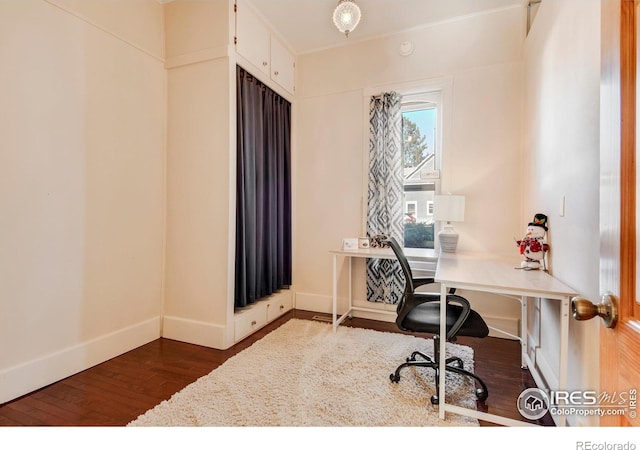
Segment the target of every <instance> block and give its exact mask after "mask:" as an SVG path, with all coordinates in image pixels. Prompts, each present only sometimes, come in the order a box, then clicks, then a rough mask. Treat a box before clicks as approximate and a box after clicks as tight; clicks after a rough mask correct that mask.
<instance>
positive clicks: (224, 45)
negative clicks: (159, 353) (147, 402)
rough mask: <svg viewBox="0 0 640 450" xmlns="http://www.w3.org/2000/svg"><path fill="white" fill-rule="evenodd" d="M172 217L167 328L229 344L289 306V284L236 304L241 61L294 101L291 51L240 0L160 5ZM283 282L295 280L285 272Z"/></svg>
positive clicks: (182, 336) (183, 336)
mask: <svg viewBox="0 0 640 450" xmlns="http://www.w3.org/2000/svg"><path fill="white" fill-rule="evenodd" d="M164 8H165V34H166V44H165V53H166V54H165V60H166V69H167V103H168V108H167V111H168V112H167V130H168V131H167V163H166V164H167V166H166V171H167V188H166V189H167V211H166V215H167V225H166V227H167V228H166V236H167V238H166V263H165V309H164V319H163V329H162V335H163V336H164V337H167V338H171V339H177V340H181V341H185V342H191V343H194V344H199V345H206V346H209V347H213V348H219V349H224V348H228V347H230V346H232V345H233V344H235V343H236V342H238V341H240V340H242V339H243V338H245V337H246V336H248V335H249V334H251V333H253V332H254V331H256V330H258V329H260V328H261V327H262V326H264V325H266V324H267V323H269V322H271V321H273V320H275V319H276V318H278V317H279V316H281V315H282V314H284V313H285V312H287V311H288V310H290V309H291V308H293V303H294V298H293V289H280V290H278V289H276V290H275V291H274V292H273V293H272V294H270V295H265V296H261V297H260V298H258V299H257V301H255V302H252V303H248V304H247V306H243V307H236V304H235V291H236V289H235V285H236V282H235V272H236V264H235V262H236V211H237V206H238V201H237V196H236V188H237V183H236V182H237V160H236V158H237V145H236V138H237V129H236V128H237V115H236V114H237V108H236V101H237V100H236V94H237V89H236V88H237V81H236V76H237V68H238V67H241V68H243V69H244V70H246V72H248V73H250V74H251V75H252V77H255V78H256V79H257V80H259V82H260V83H262V84H263V85H264V86H265V87H267V88H269V89H271V90H272V91H273V92H274V93H275V94H277V95H278V96H280V97H282V99H284V100H285V101H286V102H288V103H292V102H293V99H294V80H295V76H294V57H293V55H292V54H291V52H289V50H288V49H287V48H286V46H285V45H284V44H283V43H282V42H280V41H279V40H278V39H277V37H276V36H275V35H274V34H273V33H272V32H271V30H269V29H268V27H267V26H266V25H265V24H264V23H263V21H262V20H261V19H260V17H259V16H258V15H257V14H256V13H255V12H254V11H253V10H252V9H251V7H250V5H248V4H245V3H244V2H242V1H240V0H238V4H237V5H236V2H234V1H233V0H213V1H207V2H193V1H186V0H177V1H172V2H168V3H166V4H164ZM282 284H283V285H286V284H291V280H290V279H288V280H287V279H286V277H285V278H284V279H283V281H282Z"/></svg>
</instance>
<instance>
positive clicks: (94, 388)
mask: <svg viewBox="0 0 640 450" xmlns="http://www.w3.org/2000/svg"><path fill="white" fill-rule="evenodd" d="M318 315H319V314H317V313H311V312H307V311H291V312H289V313H287V314H285V315H284V316H283V317H281V318H280V319H278V320H276V321H274V322H272V323H271V324H269V325H267V326H266V327H264V328H263V329H261V330H259V331H257V332H256V333H254V334H253V335H251V336H249V337H248V338H247V339H245V340H243V341H242V342H240V343H238V344H237V345H235V346H233V347H232V348H230V349H228V350H215V349H211V348H206V347H200V346H197V345H192V344H186V343H183V342H178V341H173V340H170V339H158V340H155V341H153V342H151V343H149V344H147V345H144V346H142V347H139V348H137V349H134V350H132V351H130V352H128V353H125V354H124V355H121V356H118V357H117V358H114V359H111V360H109V361H106V362H104V363H102V364H99V365H97V366H95V367H92V368H90V369H87V370H85V371H83V372H81V373H78V374H76V375H73V376H70V377H68V378H65V379H64V380H61V381H59V382H57V383H54V384H52V385H50V386H47V387H44V388H42V389H39V390H38V391H35V392H33V393H30V394H28V395H25V396H23V397H21V398H18V399H16V400H13V401H11V402H8V403H5V404H3V405H0V425H3V426H124V425H126V424H127V423H129V422H130V421H132V420H134V419H135V418H136V417H138V416H139V415H140V414H142V413H144V412H145V411H147V410H148V409H150V408H152V407H154V406H155V405H157V404H158V403H160V402H161V401H162V400H166V399H168V398H170V397H171V395H173V394H174V393H175V392H178V391H179V390H181V389H182V388H184V387H185V386H187V385H188V384H190V383H192V382H194V381H195V380H196V379H198V378H199V377H201V376H203V375H206V374H208V373H209V372H211V371H212V370H213V369H215V368H216V367H218V366H219V365H221V364H222V363H224V362H225V361H226V360H227V359H228V358H230V357H231V356H233V355H235V354H236V353H238V352H240V351H242V350H243V349H245V348H247V347H248V346H250V345H251V344H253V343H254V342H255V341H256V340H258V339H260V338H262V337H264V336H265V335H266V334H267V333H269V332H271V331H272V330H274V329H276V328H277V327H278V326H280V325H282V324H283V323H284V322H286V321H287V320H289V319H291V318H294V317H297V318H302V319H311V318H313V317H314V316H318ZM345 325H347V326H354V327H361V328H370V329H374V330H379V331H390V332H399V331H398V329H397V328H396V326H395V324H393V323H386V322H379V321H374V320H367V319H358V318H353V319H349V320H347V321H346V323H345ZM458 343H460V344H463V345H468V346H470V347H472V348H473V349H474V352H475V366H476V373H477V374H478V375H479V376H480V377H481V378H482V379H483V380H484V381H485V383H487V387H488V389H489V399H488V400H487V402H486V404H482V403H478V409H479V410H482V411H488V412H491V413H496V414H500V415H502V416H505V417H510V418H513V419H516V420H523V418H522V416H521V415H520V413H519V412H518V410H517V407H516V398H517V397H518V395H519V394H520V392H522V390H524V389H525V388H527V387H532V386H535V384H534V382H533V380H532V378H531V376H530V374H529V372H528V371H526V370H522V369H520V365H519V361H520V358H519V351H520V346H519V344H518V343H517V342H515V341H511V340H506V339H497V338H485V339H477V338H460V339H459V340H458ZM391 366H394V364H393V362H392V363H391ZM536 423H538V424H540V425H546V426H549V425H553V422H552V420H551V419H550V417H549V416H548V415H547V416H546V417H544V418H543V419H541V420H539V421H537V422H536ZM481 425H483V426H491V425H492V424H490V423H485V422H481Z"/></svg>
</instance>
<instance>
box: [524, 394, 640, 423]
mask: <svg viewBox="0 0 640 450" xmlns="http://www.w3.org/2000/svg"><path fill="white" fill-rule="evenodd" d="M517 403H518V411H520V414H521V415H522V417H524V418H526V419H529V420H537V419H540V418H542V417H544V416H545V414H547V412H549V413H551V414H552V415H554V416H599V417H603V416H624V415H628V417H629V418H631V419H635V418H636V416H637V390H636V389H629V390H627V391H620V392H613V393H609V392H596V391H573V392H569V391H550V392H549V393H547V392H546V391H544V390H542V389H538V388H529V389H525V390H524V391H522V393H521V394H520V395H519V396H518V401H517Z"/></svg>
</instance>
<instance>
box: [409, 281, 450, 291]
mask: <svg viewBox="0 0 640 450" xmlns="http://www.w3.org/2000/svg"><path fill="white" fill-rule="evenodd" d="M412 282H413V289H417V288H418V287H420V286H425V285H427V284H433V283H435V282H436V280H435V278H414V279H413V280H412ZM455 293H456V288H451V289H449V294H455Z"/></svg>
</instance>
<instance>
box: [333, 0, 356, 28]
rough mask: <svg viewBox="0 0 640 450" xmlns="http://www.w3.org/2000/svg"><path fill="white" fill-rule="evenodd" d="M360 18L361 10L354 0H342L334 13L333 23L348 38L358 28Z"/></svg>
mask: <svg viewBox="0 0 640 450" xmlns="http://www.w3.org/2000/svg"><path fill="white" fill-rule="evenodd" d="M360 17H361V13H360V8H359V7H358V5H356V2H354V1H352V0H340V1H339V2H338V6H336V9H335V11H333V23H334V24H335V25H336V27H338V30H340V31H341V32H343V33H344V35H345V36H347V37H349V33H350V32H351V31H353V30H354V29H355V28H356V27H357V26H358V23H359V22H360Z"/></svg>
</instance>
